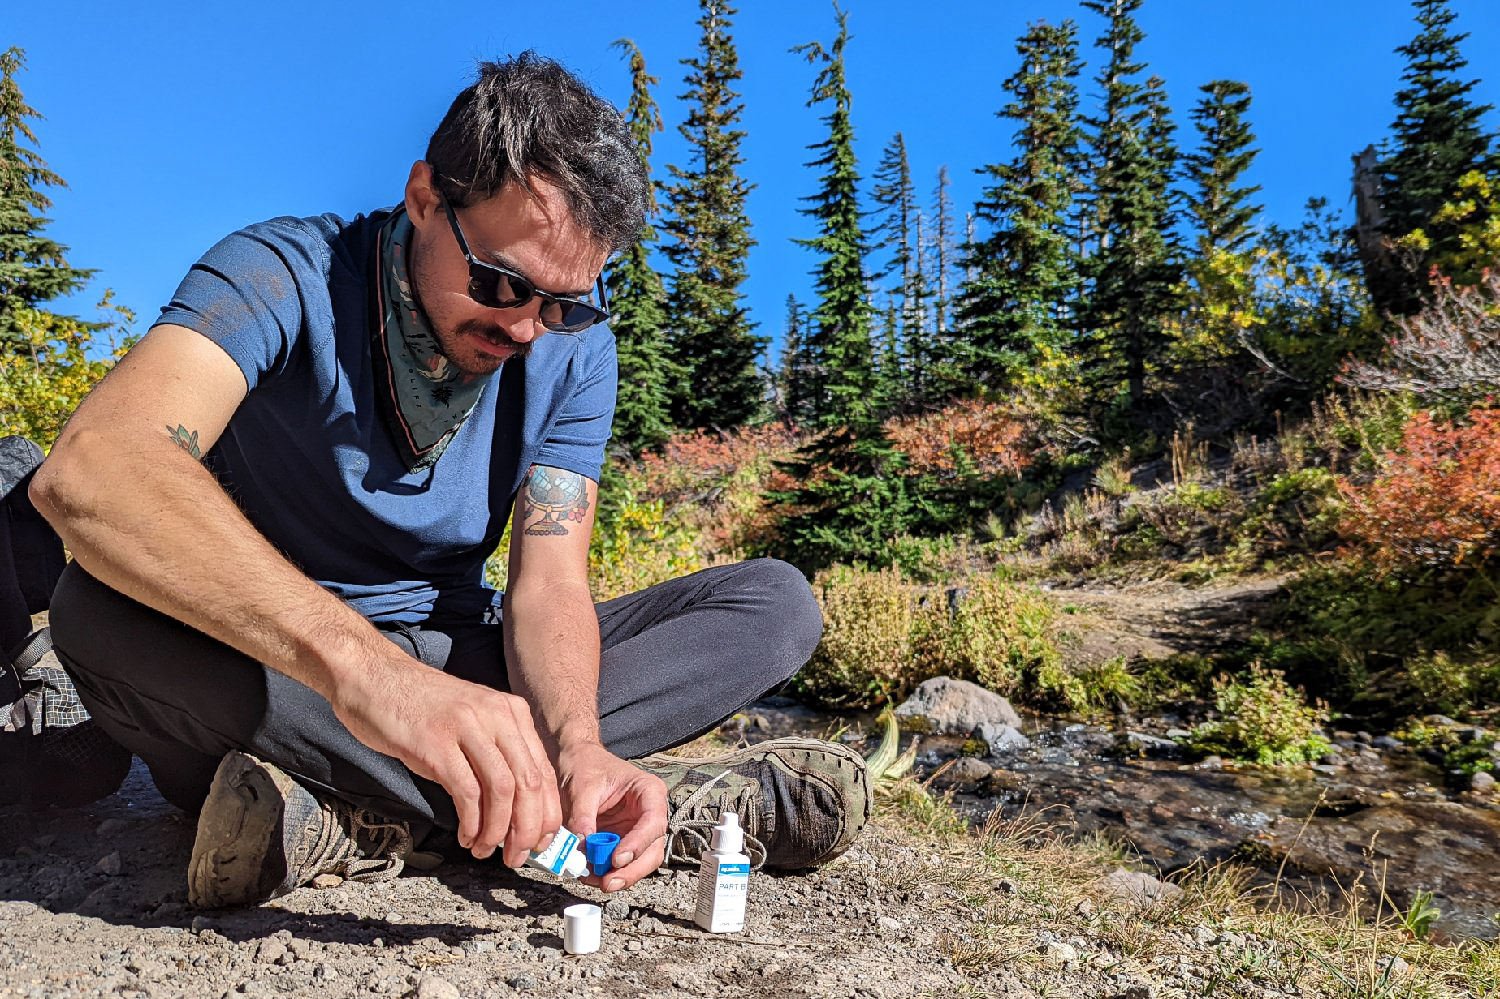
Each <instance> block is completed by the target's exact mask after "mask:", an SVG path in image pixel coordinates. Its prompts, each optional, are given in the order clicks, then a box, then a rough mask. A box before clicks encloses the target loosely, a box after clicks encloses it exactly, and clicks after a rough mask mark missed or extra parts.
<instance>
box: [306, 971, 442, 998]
mask: <svg viewBox="0 0 1500 999" xmlns="http://www.w3.org/2000/svg"><path fill="white" fill-rule="evenodd" d="M313 977H314V978H337V977H339V973H338V971H337V970H336V969H335V968H334V967H333V965H331V964H319V965H317V966H316V967H314V968H313ZM453 994H454V995H458V992H457V991H455V992H454V993H453Z"/></svg>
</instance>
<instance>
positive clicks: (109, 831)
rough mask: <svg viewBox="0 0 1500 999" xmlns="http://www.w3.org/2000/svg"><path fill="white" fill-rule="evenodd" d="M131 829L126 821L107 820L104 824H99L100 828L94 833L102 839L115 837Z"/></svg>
mask: <svg viewBox="0 0 1500 999" xmlns="http://www.w3.org/2000/svg"><path fill="white" fill-rule="evenodd" d="M129 828H130V823H129V822H126V821H125V820H124V819H105V820H104V821H103V822H101V823H99V826H98V828H96V829H95V830H94V832H96V833H97V834H98V835H99V836H100V837H104V836H113V835H115V834H116V833H121V832H124V831H125V830H126V829H129Z"/></svg>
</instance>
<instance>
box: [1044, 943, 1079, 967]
mask: <svg viewBox="0 0 1500 999" xmlns="http://www.w3.org/2000/svg"><path fill="white" fill-rule="evenodd" d="M1037 949H1038V950H1040V951H1041V953H1042V956H1043V957H1045V958H1046V959H1047V960H1049V961H1056V962H1057V963H1059V964H1070V963H1072V962H1074V961H1077V960H1078V950H1077V948H1075V947H1074V946H1073V945H1072V944H1065V943H1063V942H1062V941H1061V940H1052V941H1048V942H1047V943H1044V944H1042V945H1041V947H1039V948H1037Z"/></svg>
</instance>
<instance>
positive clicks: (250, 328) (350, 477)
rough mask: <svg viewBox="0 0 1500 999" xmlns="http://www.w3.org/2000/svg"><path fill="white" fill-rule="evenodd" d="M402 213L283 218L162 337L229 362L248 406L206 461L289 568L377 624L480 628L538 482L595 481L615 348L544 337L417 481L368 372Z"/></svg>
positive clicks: (251, 237) (215, 261)
mask: <svg viewBox="0 0 1500 999" xmlns="http://www.w3.org/2000/svg"><path fill="white" fill-rule="evenodd" d="M389 217H390V212H389V211H381V212H376V213H374V214H372V215H369V216H363V215H361V216H357V217H356V218H354V219H353V220H352V221H350V222H345V221H343V220H342V219H340V218H338V217H337V216H334V215H320V216H317V217H315V218H306V219H298V218H278V219H272V220H271V221H269V222H261V223H259V224H256V225H252V226H249V227H247V228H245V229H242V230H240V231H239V232H237V233H234V234H233V235H231V236H229V237H227V238H226V239H224V240H223V241H221V242H220V243H218V244H217V245H216V246H214V247H213V248H212V249H211V250H209V251H208V252H207V253H206V254H204V256H203V259H202V260H200V261H198V263H197V264H195V265H194V266H193V269H192V270H191V271H190V272H189V273H188V275H187V277H186V278H185V279H183V282H182V285H181V286H180V287H179V288H178V289H177V293H176V295H175V296H173V299H172V303H171V304H170V305H168V306H167V307H166V308H165V309H163V310H162V313H161V316H160V318H159V319H158V320H157V323H158V324H161V323H173V324H176V325H178V326H185V327H187V328H189V329H192V330H196V331H197V332H199V333H202V334H203V335H204V336H206V337H208V338H209V339H210V340H213V341H214V342H215V343H217V344H218V345H219V346H220V347H222V348H223V349H224V350H225V352H226V353H228V354H229V356H230V357H231V358H233V359H234V361H235V363H236V364H238V365H239V367H240V370H241V371H243V372H244V374H245V381H246V382H247V383H248V384H249V386H250V392H249V395H247V396H246V397H245V400H244V402H243V403H242V404H241V405H240V407H239V409H238V410H236V412H235V414H234V416H233V417H232V418H231V419H230V421H229V426H228V428H227V429H226V430H225V431H224V434H223V436H222V437H221V438H220V439H219V441H218V443H217V444H216V445H215V447H214V448H213V449H212V451H210V453H209V455H208V457H207V459H206V463H207V465H208V467H209V468H210V469H212V470H213V472H214V473H215V474H216V475H217V476H218V477H219V480H220V481H221V482H222V483H223V484H224V487H225V488H226V489H227V490H228V492H229V494H230V495H231V496H233V497H234V499H235V501H236V502H237V503H238V504H239V506H240V508H241V509H243V510H244V511H245V513H246V515H247V516H248V517H249V519H250V521H251V522H252V523H253V524H254V525H255V526H256V527H257V528H258V529H259V530H260V531H261V533H262V534H264V535H265V536H266V538H267V539H269V540H270V542H271V543H272V544H274V545H275V546H276V547H277V548H278V549H279V550H280V551H281V552H282V553H283V554H284V555H286V557H287V558H288V559H290V560H291V561H292V563H293V564H295V565H297V566H298V567H299V568H300V569H301V570H302V571H303V572H305V573H306V574H307V575H308V576H310V577H312V578H313V579H315V580H317V581H318V582H319V583H321V584H322V585H323V586H324V587H325V588H327V589H328V590H330V591H331V592H333V593H334V594H335V595H337V596H339V597H341V598H342V599H344V600H346V601H347V602H348V603H349V604H350V605H352V606H353V607H354V608H355V609H356V610H358V611H359V612H360V613H361V614H363V615H364V616H365V617H368V618H370V619H371V620H374V621H380V622H393V623H403V624H415V623H418V622H421V621H424V620H427V619H429V618H432V617H439V618H450V617H460V618H468V617H475V616H478V615H480V614H482V613H483V612H484V611H485V609H486V608H487V607H488V606H489V604H490V602H491V600H492V599H493V597H494V593H493V591H491V590H490V589H488V588H487V587H486V586H485V585H484V561H485V559H486V558H487V557H488V556H489V555H490V553H491V552H493V551H494V549H495V546H496V545H497V544H498V543H499V540H500V536H501V533H502V532H503V531H504V528H505V523H506V520H507V518H508V517H509V515H510V510H511V505H512V503H513V501H514V499H515V494H516V491H517V489H519V488H520V485H521V480H522V478H523V477H524V476H525V474H526V471H527V469H529V468H530V467H531V466H532V465H533V464H541V465H551V466H553V467H556V468H565V469H568V470H570V471H574V472H578V473H579V474H581V475H585V476H587V477H589V478H591V479H594V480H595V481H597V480H598V478H599V473H600V468H601V466H602V464H603V461H604V446H605V444H606V443H607V442H608V440H609V431H610V422H611V420H612V419H613V416H614V404H615V379H616V368H615V345H614V337H613V336H612V335H611V334H610V332H609V330H608V329H607V328H605V327H603V326H594V327H591V328H589V329H588V330H585V331H584V332H583V333H581V334H578V335H574V336H568V335H557V334H551V333H549V334H547V335H545V336H542V337H541V338H540V339H538V340H537V341H536V342H535V344H534V345H533V348H532V351H531V353H530V355H529V356H528V357H526V358H525V359H512V360H510V361H507V362H506V363H505V365H504V366H503V367H502V368H501V369H500V371H498V372H497V373H496V374H495V375H493V376H491V380H490V384H488V385H486V386H485V389H484V392H483V394H482V395H481V397H480V400H479V403H478V404H477V406H476V407H475V409H474V412H473V413H472V414H471V415H470V417H469V419H468V420H467V421H466V422H465V423H464V425H463V426H462V427H461V428H460V429H459V431H458V433H457V434H456V435H455V436H454V438H453V440H452V441H451V442H450V443H449V444H448V447H447V450H446V451H445V452H444V453H443V455H442V457H441V458H440V459H438V462H437V464H436V465H435V466H433V467H432V468H431V469H425V470H422V471H418V472H411V471H408V470H407V468H406V466H405V465H404V464H403V462H402V461H401V458H400V456H399V455H398V453H397V451H396V448H395V446H394V445H393V444H392V442H391V437H390V433H389V431H388V430H387V428H386V425H385V422H384V420H383V419H382V417H381V413H380V407H379V406H378V405H377V400H376V398H375V395H374V392H375V390H376V384H375V382H376V379H375V377H374V372H373V370H372V367H371V358H370V347H371V343H372V329H371V322H372V321H373V320H372V311H373V310H372V308H371V301H370V300H371V294H370V280H371V276H372V274H373V267H374V263H375V261H374V257H375V246H376V240H377V235H378V233H379V230H380V226H381V225H382V224H383V223H384V222H385V220H386V219H387V218H389Z"/></svg>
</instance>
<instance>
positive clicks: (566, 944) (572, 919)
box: [563, 902, 604, 954]
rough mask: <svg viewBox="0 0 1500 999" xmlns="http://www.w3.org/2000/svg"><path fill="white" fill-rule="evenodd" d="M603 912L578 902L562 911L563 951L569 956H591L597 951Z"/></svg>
mask: <svg viewBox="0 0 1500 999" xmlns="http://www.w3.org/2000/svg"><path fill="white" fill-rule="evenodd" d="M603 912H604V910H603V909H601V908H599V907H598V906H597V905H590V904H588V903H587V902H579V903H578V904H577V905H570V906H568V907H567V908H566V909H564V910H563V950H565V951H567V952H568V953H569V954H592V953H593V952H594V951H596V950H598V949H599V923H600V917H601V916H602V915H603Z"/></svg>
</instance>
